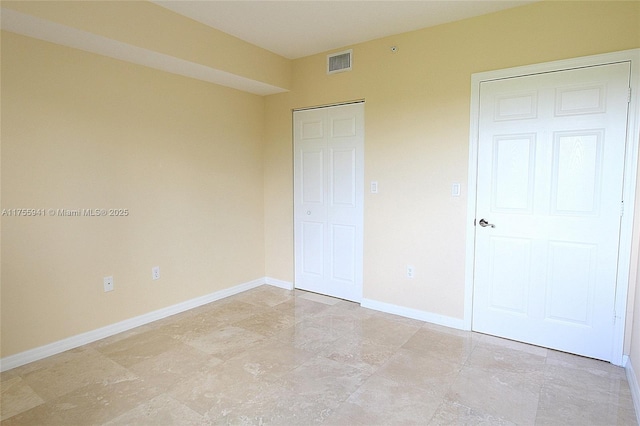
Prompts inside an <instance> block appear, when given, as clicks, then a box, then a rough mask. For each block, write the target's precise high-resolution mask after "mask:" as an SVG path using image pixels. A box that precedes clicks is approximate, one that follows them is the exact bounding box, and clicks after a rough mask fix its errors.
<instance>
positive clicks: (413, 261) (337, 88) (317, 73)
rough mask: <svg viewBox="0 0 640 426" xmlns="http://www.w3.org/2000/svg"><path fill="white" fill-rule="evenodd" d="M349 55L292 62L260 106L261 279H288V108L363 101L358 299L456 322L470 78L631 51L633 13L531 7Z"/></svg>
mask: <svg viewBox="0 0 640 426" xmlns="http://www.w3.org/2000/svg"><path fill="white" fill-rule="evenodd" d="M393 45H395V46H397V47H398V52H397V53H392V52H391V51H390V49H389V48H390V46H393ZM352 47H353V55H354V59H353V71H352V72H349V73H342V74H335V75H331V76H327V75H326V74H325V68H324V67H325V55H324V54H322V55H315V56H311V57H308V58H303V59H300V60H297V61H294V70H293V85H292V90H291V92H289V93H285V94H279V95H273V96H270V97H268V98H267V103H266V126H267V129H266V132H265V138H266V146H265V200H266V204H265V226H266V233H265V242H266V250H265V252H266V256H267V257H266V271H267V275H269V276H272V277H276V278H280V279H283V280H290V281H291V280H292V279H293V255H292V252H293V251H292V244H293V243H292V238H293V230H292V222H293V217H292V200H293V195H292V181H293V176H292V163H293V159H292V155H291V152H292V149H291V147H292V142H291V130H290V129H291V109H292V108H298V107H306V106H313V105H321V104H329V103H335V102H340V101H345V100H352V99H365V100H366V106H365V116H366V118H365V121H366V124H365V126H366V128H365V134H366V142H365V182H367V183H368V182H370V181H372V180H377V181H378V183H379V193H378V194H377V195H372V194H370V193H368V192H367V193H366V194H365V218H364V219H365V224H364V226H365V237H364V239H365V241H364V243H365V252H364V297H365V298H368V299H373V300H376V301H380V302H385V303H391V304H395V305H400V306H403V307H408V308H413V309H418V310H422V311H426V312H429V313H433V314H439V315H443V316H446V317H450V318H455V319H461V318H463V313H464V266H465V265H464V261H465V226H466V208H467V205H466V196H467V189H468V188H467V187H466V183H467V169H468V153H469V150H468V145H469V107H470V84H471V83H470V82H471V74H473V73H476V72H481V71H487V70H493V69H501V68H507V67H513V66H520V65H527V64H533V63H539V62H546V61H552V60H558V59H566V58H572V57H577V56H584V55H591V54H598V53H603V52H610V51H617V50H624V49H630V48H637V47H640V3H639V2H543V3H536V4H532V5H529V6H524V7H519V8H516V9H511V10H507V11H504V12H499V13H495V14H490V15H486V16H482V17H478V18H473V19H468V20H465V21H460V22H456V23H451V24H447V25H442V26H438V27H434V28H429V29H424V30H420V31H415V32H410V33H405V34H400V35H397V36H393V37H388V38H385V39H380V40H375V41H371V42H368V43H363V44H358V45H356V46H352ZM453 182H460V183H462V184H463V191H462V197H460V198H452V197H451V196H450V191H451V184H452V183H453ZM407 264H410V265H413V266H414V267H415V278H414V279H412V280H408V279H406V278H405V273H406V272H405V268H406V265H407Z"/></svg>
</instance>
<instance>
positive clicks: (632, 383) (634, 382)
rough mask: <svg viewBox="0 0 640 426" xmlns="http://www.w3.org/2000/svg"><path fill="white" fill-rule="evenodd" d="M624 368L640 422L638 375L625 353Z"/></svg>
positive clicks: (639, 421) (639, 422) (637, 418)
mask: <svg viewBox="0 0 640 426" xmlns="http://www.w3.org/2000/svg"><path fill="white" fill-rule="evenodd" d="M624 358H625V360H626V361H625V362H624V370H625V373H626V374H627V381H628V382H629V388H630V389H631V397H632V399H633V408H635V410H636V420H637V421H638V424H640V385H638V376H636V373H635V371H634V370H633V366H632V365H631V360H630V359H629V358H628V357H627V356H626V355H625V356H624Z"/></svg>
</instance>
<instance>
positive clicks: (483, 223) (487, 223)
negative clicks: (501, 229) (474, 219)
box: [478, 219, 496, 228]
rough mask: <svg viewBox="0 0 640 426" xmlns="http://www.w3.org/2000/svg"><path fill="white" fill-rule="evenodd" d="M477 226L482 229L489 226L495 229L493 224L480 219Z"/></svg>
mask: <svg viewBox="0 0 640 426" xmlns="http://www.w3.org/2000/svg"><path fill="white" fill-rule="evenodd" d="M478 225H480V226H482V227H483V228H486V227H487V226H489V227H491V228H495V227H496V226H495V225H494V224H493V223H489V222H487V221H486V219H480V222H478Z"/></svg>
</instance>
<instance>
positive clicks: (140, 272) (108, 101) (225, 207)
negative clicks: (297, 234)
mask: <svg viewBox="0 0 640 426" xmlns="http://www.w3.org/2000/svg"><path fill="white" fill-rule="evenodd" d="M263 116H264V99H263V98H261V97H259V96H255V95H250V94H246V93H244V92H239V91H235V90H232V89H227V88H223V87H220V86H216V85H213V84H208V83H204V82H200V81H196V80H192V79H188V78H184V77H180V76H176V75H172V74H168V73H164V72H160V71H155V70H152V69H149V68H145V67H141V66H137V65H132V64H129V63H125V62H121V61H116V60H113V59H109V58H105V57H101V56H97V55H93V54H89V53H85V52H81V51H78V50H73V49H70V48H66V47H61V46H57V45H54V44H50V43H45V42H41V41H37V40H34V39H30V38H26V37H22V36H17V35H14V34H10V33H3V34H2V117H1V118H2V135H1V136H2V208H5V209H9V208H44V209H49V208H53V209H58V208H60V209H82V208H127V209H129V212H130V214H129V216H128V217H124V218H123V217H120V218H118V217H106V218H105V217H100V218H96V217H34V218H26V217H6V216H5V217H2V288H1V292H2V320H1V323H2V329H1V333H2V355H1V356H2V357H6V356H8V355H12V354H16V353H19V352H21V351H24V350H28V349H33V348H35V347H38V346H41V345H44V344H47V343H51V342H55V341H57V340H60V339H63V338H66V337H70V336H73V335H76V334H79V333H82V332H86V331H89V330H93V329H96V328H99V327H103V326H106V325H109V324H113V323H116V322H118V321H122V320H125V319H128V318H132V317H134V316H137V315H141V314H144V313H148V312H150V311H153V310H156V309H160V308H163V307H167V306H170V305H173V304H176V303H179V302H182V301H185V300H188V299H191V298H194V297H198V296H202V295H206V294H210V293H213V292H215V291H217V290H221V289H224V288H228V287H230V286H232V285H236V284H240V283H244V282H248V281H251V280H254V279H257V278H260V277H262V276H264V241H263V235H264V233H263V229H264V219H263V188H262V179H263V171H262V142H263V141H262V139H263V135H262V132H263ZM156 265H158V266H160V268H161V279H160V280H159V281H152V280H151V268H152V267H153V266H156ZM108 275H113V277H114V279H115V291H113V292H110V293H104V292H103V288H102V286H103V284H102V279H103V277H104V276H108Z"/></svg>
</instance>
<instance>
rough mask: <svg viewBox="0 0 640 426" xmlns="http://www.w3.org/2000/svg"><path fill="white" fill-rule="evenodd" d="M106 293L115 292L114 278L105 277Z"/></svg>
mask: <svg viewBox="0 0 640 426" xmlns="http://www.w3.org/2000/svg"><path fill="white" fill-rule="evenodd" d="M103 282H104V291H105V292H107V291H113V277H104V280H103Z"/></svg>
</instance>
